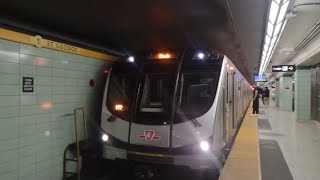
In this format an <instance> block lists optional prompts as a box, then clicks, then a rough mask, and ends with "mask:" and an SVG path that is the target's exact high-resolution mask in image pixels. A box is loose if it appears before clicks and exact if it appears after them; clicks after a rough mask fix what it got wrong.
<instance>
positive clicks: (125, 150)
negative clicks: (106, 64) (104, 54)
mask: <svg viewBox="0 0 320 180" xmlns="http://www.w3.org/2000/svg"><path fill="white" fill-rule="evenodd" d="M251 97H252V93H251V87H250V84H249V83H248V82H247V81H246V79H245V78H244V77H243V76H242V74H241V73H240V72H239V71H238V69H237V68H236V67H235V66H234V64H233V63H232V62H231V61H230V60H229V59H228V58H227V57H226V56H223V55H221V54H219V53H217V52H215V51H197V50H192V49H189V50H186V51H184V52H182V53H180V54H179V52H178V53H172V52H171V53H162V54H161V53H160V54H153V55H151V56H141V57H138V56H137V57H134V58H133V57H125V58H123V59H122V60H120V61H119V62H116V63H115V64H114V65H113V66H112V68H111V70H110V72H109V75H108V79H107V83H106V87H105V92H104V98H103V105H102V115H101V128H102V129H103V131H104V133H105V134H106V135H107V136H106V137H108V138H105V140H106V139H108V140H107V141H106V142H105V143H104V145H103V146H104V147H103V157H104V158H106V159H110V160H116V159H122V160H130V161H140V162H147V163H153V164H157V163H161V164H171V165H178V166H187V167H189V168H191V169H195V170H196V169H210V168H219V166H220V165H221V163H220V159H221V158H220V157H221V156H222V155H223V153H222V152H223V149H224V148H225V145H226V144H227V143H228V142H230V141H232V139H233V136H234V132H235V131H236V130H237V128H238V127H239V125H240V123H241V119H242V117H243V115H244V114H245V111H246V109H247V106H248V105H249V101H250V99H251Z"/></svg>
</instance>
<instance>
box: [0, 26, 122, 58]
mask: <svg viewBox="0 0 320 180" xmlns="http://www.w3.org/2000/svg"><path fill="white" fill-rule="evenodd" d="M0 39H5V40H9V41H14V42H18V43H23V44H29V45H33V46H36V47H38V48H47V49H52V50H56V51H63V52H67V53H71V54H77V55H80V56H86V57H92V58H96V59H101V60H106V61H116V60H117V59H118V57H117V56H113V55H109V54H105V53H100V52H96V51H92V50H89V49H84V48H80V47H77V46H72V45H69V44H64V43H61V42H57V41H52V40H49V39H44V38H42V37H41V36H39V35H36V36H30V35H28V34H24V33H20V32H15V31H11V30H8V29H4V28H0Z"/></svg>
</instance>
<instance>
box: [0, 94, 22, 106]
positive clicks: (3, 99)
mask: <svg viewBox="0 0 320 180" xmlns="http://www.w3.org/2000/svg"><path fill="white" fill-rule="evenodd" d="M0 106H19V96H0Z"/></svg>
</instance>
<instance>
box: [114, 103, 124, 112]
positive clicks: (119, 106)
mask: <svg viewBox="0 0 320 180" xmlns="http://www.w3.org/2000/svg"><path fill="white" fill-rule="evenodd" d="M114 110H116V111H123V105H122V104H116V105H114Z"/></svg>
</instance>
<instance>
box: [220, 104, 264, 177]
mask: <svg viewBox="0 0 320 180" xmlns="http://www.w3.org/2000/svg"><path fill="white" fill-rule="evenodd" d="M251 112H252V102H251V104H250V105H249V108H248V110H247V112H246V115H245V117H244V119H243V122H242V125H241V127H240V130H239V132H238V134H237V137H236V139H235V141H234V144H233V146H232V149H231V151H230V154H229V156H228V159H227V161H226V163H225V165H224V167H223V169H222V172H221V175H220V177H219V180H261V167H260V149H259V130H258V121H257V117H256V116H250V114H251Z"/></svg>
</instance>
